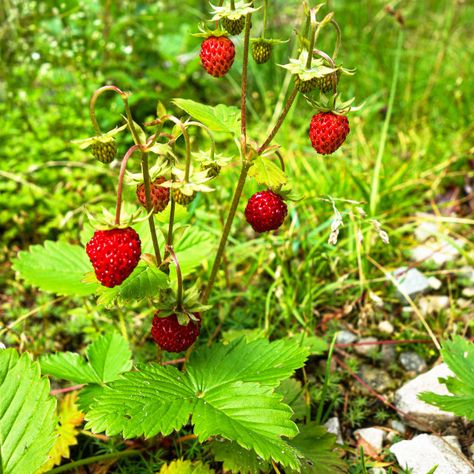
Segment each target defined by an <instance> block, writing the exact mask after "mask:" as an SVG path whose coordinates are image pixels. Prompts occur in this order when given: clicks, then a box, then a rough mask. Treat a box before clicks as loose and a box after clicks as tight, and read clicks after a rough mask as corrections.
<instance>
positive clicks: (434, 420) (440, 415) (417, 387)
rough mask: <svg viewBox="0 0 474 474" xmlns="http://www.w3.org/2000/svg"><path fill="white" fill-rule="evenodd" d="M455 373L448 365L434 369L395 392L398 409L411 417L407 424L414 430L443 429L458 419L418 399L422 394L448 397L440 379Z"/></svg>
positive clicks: (407, 419)
mask: <svg viewBox="0 0 474 474" xmlns="http://www.w3.org/2000/svg"><path fill="white" fill-rule="evenodd" d="M452 375H453V373H452V372H451V370H450V369H449V368H448V366H447V365H446V364H440V365H437V366H436V367H433V368H432V369H431V370H429V371H428V372H426V373H424V374H421V375H418V376H417V377H415V378H414V379H413V380H410V381H409V382H407V383H406V384H405V385H403V387H401V388H400V389H398V390H397V391H396V392H395V400H394V401H395V405H396V407H397V408H398V409H399V410H401V411H402V412H404V413H405V414H407V415H409V416H408V417H407V418H406V419H405V422H406V423H407V424H408V425H410V426H413V427H414V428H417V429H420V430H425V431H426V428H427V427H429V428H431V429H435V430H438V429H442V428H444V427H445V426H447V425H448V424H450V423H451V422H452V421H454V420H455V419H456V416H455V415H454V414H453V413H449V412H446V411H443V410H440V409H439V408H438V407H435V406H433V405H429V404H428V403H425V402H423V401H421V400H419V399H418V395H419V394H420V393H422V392H434V393H437V394H439V395H448V394H449V392H448V389H447V388H446V385H444V384H441V383H440V382H439V381H438V378H439V377H449V376H452Z"/></svg>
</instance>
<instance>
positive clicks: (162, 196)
mask: <svg viewBox="0 0 474 474" xmlns="http://www.w3.org/2000/svg"><path fill="white" fill-rule="evenodd" d="M165 181H166V178H165V177H164V176H160V177H158V178H156V179H155V180H154V181H153V182H152V183H150V198H151V204H152V206H153V212H154V213H155V214H156V213H157V212H161V211H164V210H165V208H166V206H167V205H168V203H169V202H170V188H165V187H163V186H160V184H161V183H164V182H165ZM137 198H138V200H139V201H140V204H141V205H142V206H143V207H145V208H146V195H145V184H144V183H142V184H139V185H138V186H137Z"/></svg>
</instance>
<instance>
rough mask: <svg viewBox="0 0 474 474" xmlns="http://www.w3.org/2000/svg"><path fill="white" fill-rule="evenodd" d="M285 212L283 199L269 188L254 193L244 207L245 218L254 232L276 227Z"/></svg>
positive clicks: (279, 224) (282, 219)
mask: <svg viewBox="0 0 474 474" xmlns="http://www.w3.org/2000/svg"><path fill="white" fill-rule="evenodd" d="M287 213H288V208H287V206H286V204H285V202H284V201H283V199H282V198H281V197H280V196H279V195H278V194H275V193H274V192H273V191H270V190H269V189H268V190H266V191H262V192H259V193H255V194H254V195H253V196H252V197H251V198H250V199H249V202H248V203H247V207H246V208H245V218H246V219H247V222H248V223H249V224H250V225H251V226H252V227H253V229H254V230H255V231H256V232H267V231H269V230H275V229H278V227H280V226H281V225H282V224H283V221H284V220H285V217H286V214H287Z"/></svg>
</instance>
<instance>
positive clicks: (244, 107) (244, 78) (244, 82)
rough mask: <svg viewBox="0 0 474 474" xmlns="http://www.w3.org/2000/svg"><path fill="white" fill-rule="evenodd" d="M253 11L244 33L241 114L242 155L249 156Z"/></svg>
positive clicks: (246, 21)
mask: <svg viewBox="0 0 474 474" xmlns="http://www.w3.org/2000/svg"><path fill="white" fill-rule="evenodd" d="M251 17H252V14H251V13H248V14H247V15H246V17H245V33H244V35H245V36H244V54H243V60H242V94H241V102H240V115H241V119H242V120H241V122H242V127H241V137H240V143H241V145H240V146H241V151H242V156H243V157H244V158H245V157H246V156H247V78H248V65H249V40H250V19H251Z"/></svg>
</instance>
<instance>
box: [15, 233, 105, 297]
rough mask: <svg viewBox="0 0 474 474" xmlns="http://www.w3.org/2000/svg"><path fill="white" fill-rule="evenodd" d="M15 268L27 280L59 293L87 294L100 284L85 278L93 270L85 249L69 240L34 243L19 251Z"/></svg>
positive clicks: (34, 284) (93, 291) (42, 288)
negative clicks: (70, 242)
mask: <svg viewBox="0 0 474 474" xmlns="http://www.w3.org/2000/svg"><path fill="white" fill-rule="evenodd" d="M13 268H14V270H16V271H17V272H18V273H19V274H20V277H21V278H22V279H23V280H25V282H26V283H29V284H31V285H33V286H36V287H38V288H40V289H41V290H43V291H49V292H51V293H56V294H59V295H69V296H86V295H90V294H92V293H95V291H96V290H97V287H98V284H97V283H84V282H83V281H82V280H83V278H84V275H85V274H86V273H88V272H91V271H92V265H91V264H90V262H89V259H88V258H87V254H86V252H85V250H84V249H83V248H82V247H79V246H78V245H71V244H68V243H66V242H52V241H46V242H45V243H44V244H43V245H32V246H31V247H30V248H29V249H28V251H20V252H19V253H18V256H17V258H16V259H14V260H13Z"/></svg>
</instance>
